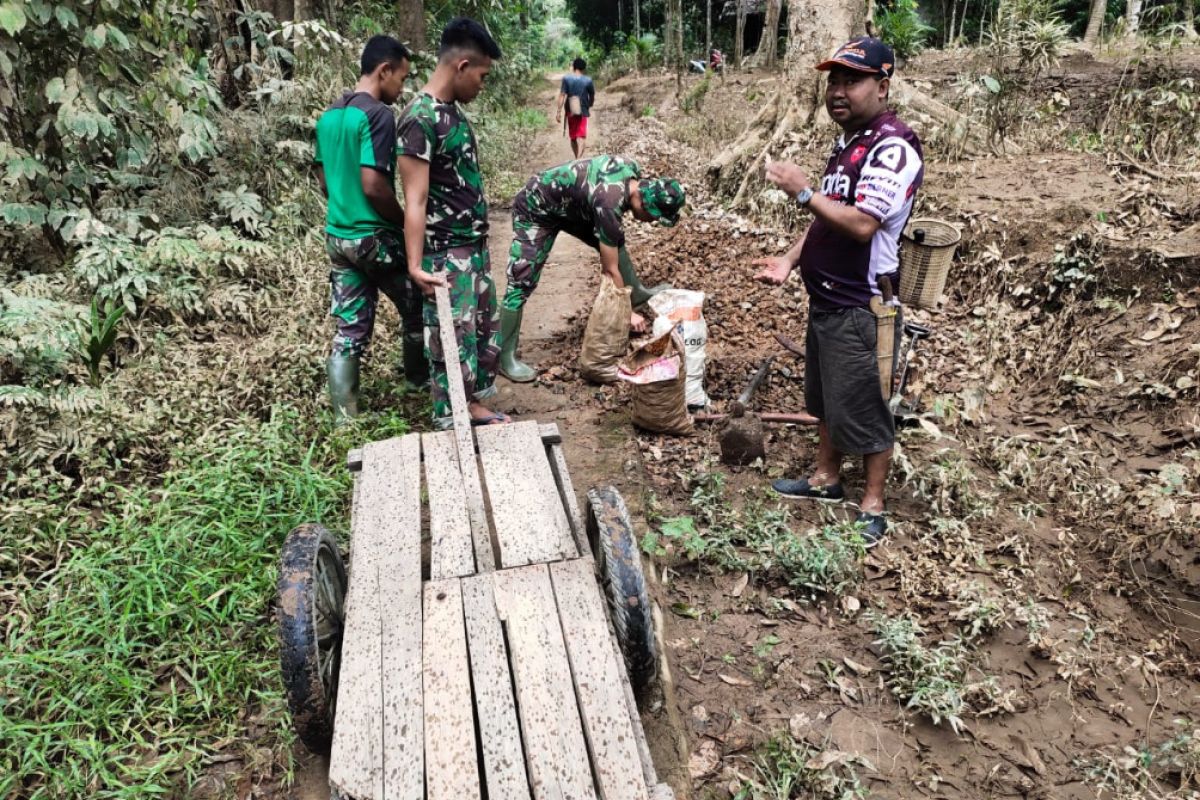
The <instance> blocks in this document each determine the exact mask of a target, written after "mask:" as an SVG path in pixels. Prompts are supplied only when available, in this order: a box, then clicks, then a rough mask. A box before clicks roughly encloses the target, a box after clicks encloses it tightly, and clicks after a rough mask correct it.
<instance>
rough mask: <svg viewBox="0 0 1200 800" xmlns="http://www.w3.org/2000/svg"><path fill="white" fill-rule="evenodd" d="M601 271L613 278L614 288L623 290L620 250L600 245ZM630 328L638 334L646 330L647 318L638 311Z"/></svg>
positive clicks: (631, 319) (630, 316)
mask: <svg viewBox="0 0 1200 800" xmlns="http://www.w3.org/2000/svg"><path fill="white" fill-rule="evenodd" d="M600 271H601V272H602V273H604V274H605V275H607V276H608V277H610V278H612V282H613V286H616V287H617V288H618V289H621V288H623V287H624V286H625V281H624V280H622V279H621V261H620V249H619V248H616V247H613V246H612V245H611V244H605V243H604V242H601V243H600ZM629 327H630V328H633V330H634V331H636V332H637V333H642V332H643V331H645V330H646V318H645V317H643V316H642V315H641V314H639V313H637V312H636V311H635V312H633V313H632V314H630V315H629Z"/></svg>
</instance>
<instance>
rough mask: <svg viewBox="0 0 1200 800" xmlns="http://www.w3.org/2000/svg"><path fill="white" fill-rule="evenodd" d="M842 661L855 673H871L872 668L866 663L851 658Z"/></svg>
mask: <svg viewBox="0 0 1200 800" xmlns="http://www.w3.org/2000/svg"><path fill="white" fill-rule="evenodd" d="M842 662H843V663H844V664H845V665H846V666H847V667H849V668H850V671H851V672H853V673H854V674H855V675H870V674H871V668H870V667H868V666H866V665H865V664H859V663H858V662H857V661H851V660H850V659H849V658H843V659H842Z"/></svg>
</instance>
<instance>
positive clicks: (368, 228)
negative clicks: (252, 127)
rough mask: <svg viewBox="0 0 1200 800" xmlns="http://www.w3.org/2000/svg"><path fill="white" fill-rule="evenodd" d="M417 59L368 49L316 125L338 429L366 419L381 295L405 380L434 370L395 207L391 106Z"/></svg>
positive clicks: (378, 43)
mask: <svg viewBox="0 0 1200 800" xmlns="http://www.w3.org/2000/svg"><path fill="white" fill-rule="evenodd" d="M408 68H409V53H408V50H406V49H405V47H404V45H402V44H400V42H398V41H396V40H395V39H393V38H392V37H390V36H375V37H372V38H371V39H370V41H368V42H367V45H366V47H365V48H364V49H363V53H362V61H361V77H360V78H359V80H358V83H357V84H356V85H355V87H354V90H353V91H351V92H346V93H345V94H344V95H343V96H342V97H341V99H339V100H338V101H337V102H335V103H334V104H333V105H331V106H330V107H329V108H328V109H327V110H326V111H325V113H324V114H322V115H321V118H320V120H318V121H317V137H316V138H317V144H316V156H315V160H316V163H317V178H318V180H319V181H320V184H321V192H322V193H323V194H324V195H325V196H326V197H327V198H328V200H329V203H328V208H327V211H326V224H325V248H326V250H327V251H328V253H329V260H330V262H331V263H332V269H331V270H330V275H329V281H330V288H331V294H332V297H333V300H332V303H331V307H330V314H331V315H332V316H333V317H334V319H336V320H337V333H336V334H335V335H334V337H333V352H332V354H331V355H330V357H329V360H328V361H327V362H326V366H325V370H326V375H327V377H328V380H329V398H330V400H331V401H332V403H333V410H334V419H335V421H336V422H337V423H338V424H340V423H342V422H345V421H346V420H347V419H349V418H351V417H353V416H355V415H357V414H358V381H359V362H360V361H361V359H362V355H363V352H364V351H365V350H366V349H367V345H369V344H370V342H371V332H372V330H373V329H374V327H375V306H376V303H377V301H378V298H379V292H381V291H382V292H383V293H384V294H385V295H387V296H388V297H389V298H390V299H391V301H392V302H393V303H395V304H396V308H397V310H399V312H400V318H401V320H402V322H403V327H404V340H403V352H404V374H405V377H406V379H407V380H408V382H409V383H412V384H416V385H421V384H423V383H425V382H426V381H427V380H428V379H429V369H428V366H427V364H426V361H425V353H424V349H423V347H422V342H421V299H420V295H419V294H418V293H417V291H416V290H415V289H414V288H413V287H412V286H411V285H410V283H409V280H408V271H407V269H406V268H405V260H404V245H403V242H402V241H401V238H400V235H401V231H402V230H403V228H404V212H403V211H401V209H400V204H399V203H398V202H397V201H396V190H395V180H396V152H395V142H396V122H395V118H394V117H393V116H392V108H391V105H392V103H394V102H396V98H398V97H399V96H400V92H401V89H402V88H403V86H404V80H405V78H406V77H407V76H408Z"/></svg>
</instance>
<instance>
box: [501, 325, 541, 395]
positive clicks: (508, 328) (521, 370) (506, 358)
mask: <svg viewBox="0 0 1200 800" xmlns="http://www.w3.org/2000/svg"><path fill="white" fill-rule="evenodd" d="M524 315H525V309H524V308H520V309H518V310H516V311H513V310H511V309H507V308H502V309H500V374H501V375H503V376H504V377H506V378H508V379H509V380H510V381H514V382H516V383H529V382H530V381H531V380H533V379H534V378H536V377H537V370H535V369H534V368H533V367H531V366H529V365H528V364H522V363H521V362H520V361H519V360H518V359H517V345H518V344H520V343H521V318H522V317H523V316H524Z"/></svg>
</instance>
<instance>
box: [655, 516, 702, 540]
mask: <svg viewBox="0 0 1200 800" xmlns="http://www.w3.org/2000/svg"><path fill="white" fill-rule="evenodd" d="M659 530H661V531H662V535H663V536H666V537H667V538H669V539H677V538H679V537H681V536H688V535H691V534H694V533H696V521H695V520H694V519H692V518H691V517H671V518H669V519H665V520H663V524H662V526H661V527H660V528H659Z"/></svg>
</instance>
